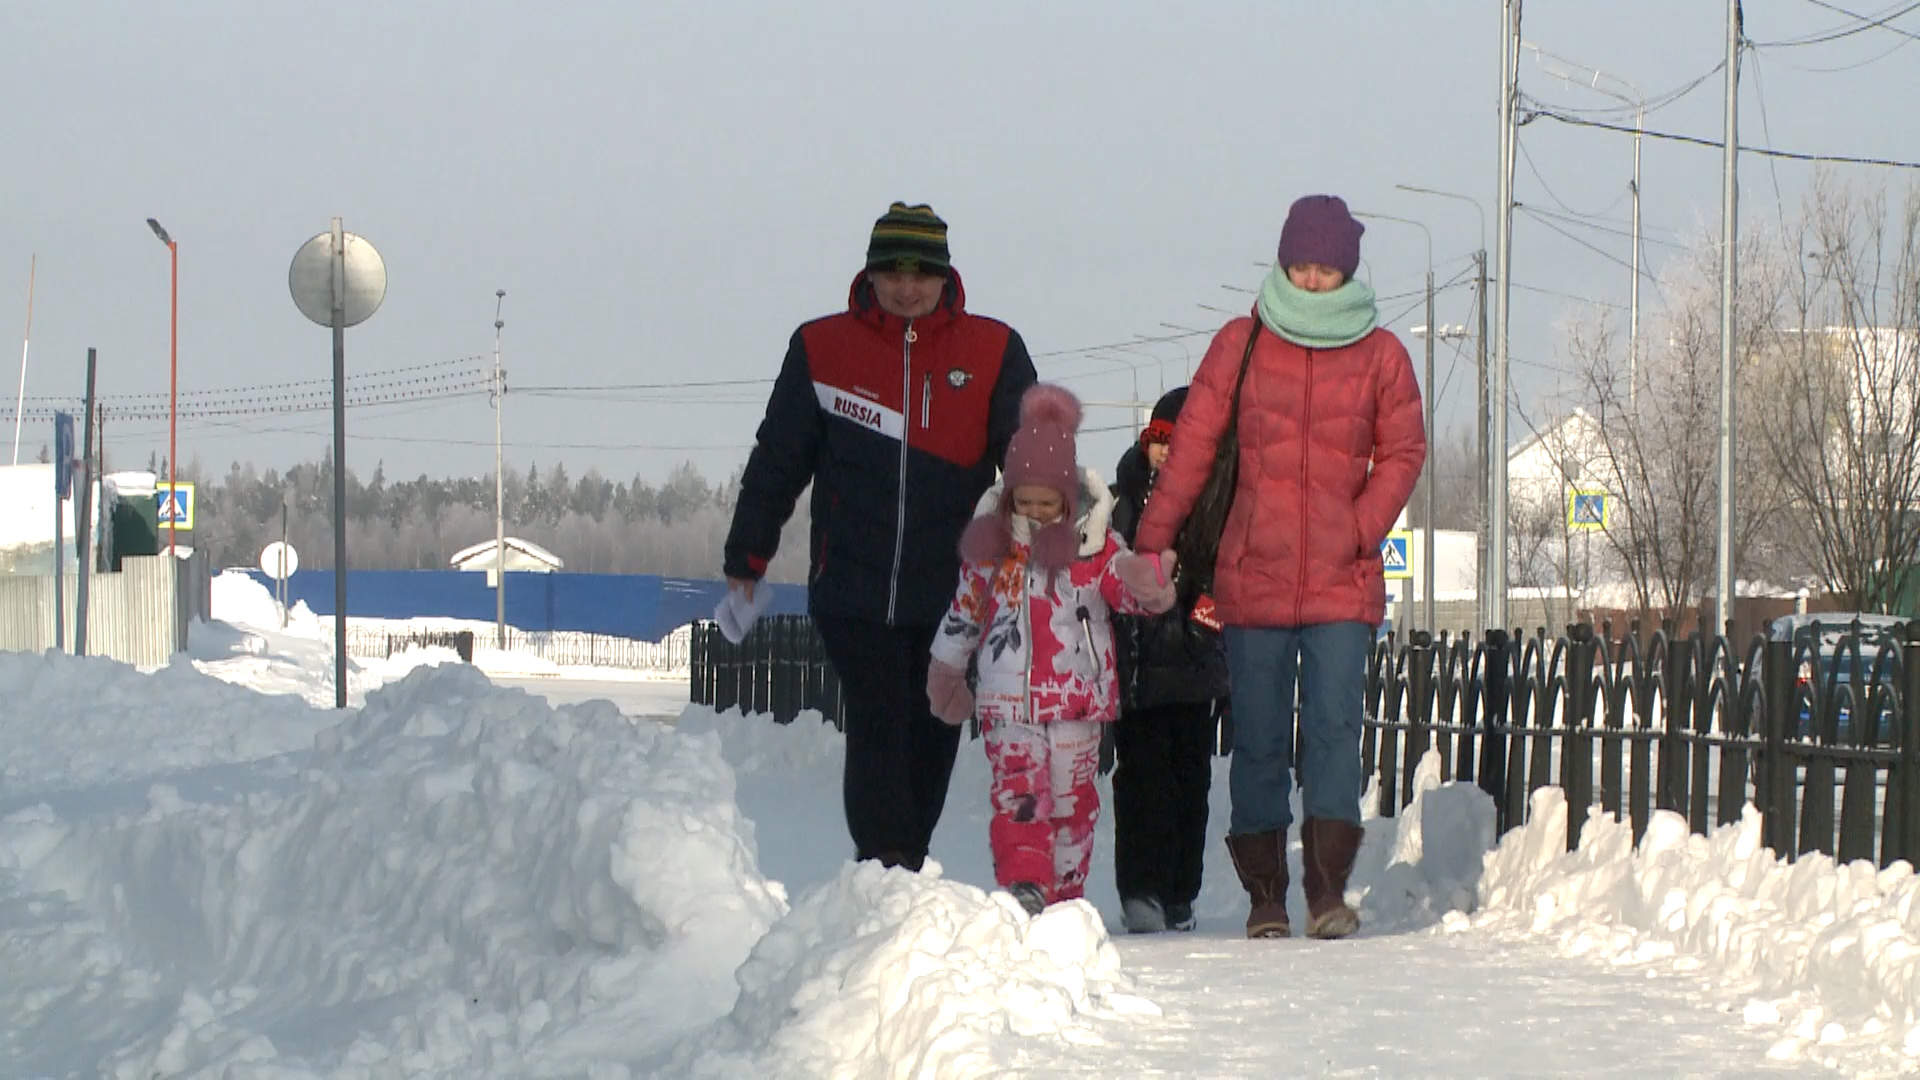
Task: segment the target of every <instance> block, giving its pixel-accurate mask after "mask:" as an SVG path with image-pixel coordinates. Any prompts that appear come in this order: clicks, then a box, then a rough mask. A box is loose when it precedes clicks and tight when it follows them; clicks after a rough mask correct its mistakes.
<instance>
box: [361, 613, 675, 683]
mask: <svg viewBox="0 0 1920 1080" xmlns="http://www.w3.org/2000/svg"><path fill="white" fill-rule="evenodd" d="M369 621H370V622H372V625H365V624H360V625H349V626H348V627H347V655H349V656H355V657H360V658H363V659H380V658H383V657H388V656H392V655H393V654H394V653H396V652H400V651H402V650H404V649H406V648H408V647H411V646H428V645H443V646H445V647H447V648H449V649H456V650H458V649H460V648H461V646H460V645H459V644H458V642H459V640H460V638H459V635H460V634H461V633H465V634H466V640H467V644H466V646H465V649H466V651H464V652H461V654H460V656H461V659H463V660H466V661H468V662H471V661H472V660H473V655H472V650H473V648H474V646H475V645H476V644H477V645H478V646H479V647H480V648H483V649H486V648H491V647H492V646H493V641H494V635H493V631H492V630H491V629H487V630H478V631H453V630H435V629H423V628H419V627H405V626H404V625H393V624H389V625H393V628H391V629H389V628H387V627H383V626H381V625H380V623H379V622H378V621H377V620H369ZM691 642H692V630H691V628H689V627H681V628H680V629H678V630H675V631H674V632H673V633H671V634H669V635H667V636H666V637H665V638H662V639H661V640H659V641H635V640H633V639H632V638H623V637H614V636H612V635H609V634H589V633H585V632H583V631H578V630H520V629H517V628H515V627H511V626H509V627H507V651H508V652H510V653H518V654H520V655H523V656H531V657H534V658H536V659H540V660H545V661H547V662H548V663H551V664H558V665H560V666H562V667H600V668H620V669H623V670H627V671H659V672H671V671H685V670H686V669H687V664H688V662H689V655H690V648H691Z"/></svg>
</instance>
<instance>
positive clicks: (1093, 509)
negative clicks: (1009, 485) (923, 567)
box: [973, 466, 1113, 558]
mask: <svg viewBox="0 0 1920 1080" xmlns="http://www.w3.org/2000/svg"><path fill="white" fill-rule="evenodd" d="M1005 490H1006V480H1005V478H999V479H996V480H994V482H993V486H992V487H990V488H988V489H987V493H986V494H985V495H982V496H980V502H979V503H978V504H976V505H975V506H974V508H973V513H974V516H975V517H980V516H983V515H986V514H997V513H999V512H1000V496H1001V494H1002V493H1003V492H1005ZM1112 520H1113V492H1112V491H1111V490H1109V489H1108V487H1107V484H1106V481H1104V480H1102V479H1100V474H1099V473H1098V472H1096V471H1094V470H1093V469H1091V468H1088V467H1086V466H1081V468H1080V519H1079V520H1078V521H1077V522H1075V524H1076V525H1077V526H1078V527H1079V533H1080V557H1081V558H1086V557H1088V556H1090V555H1098V554H1100V552H1102V551H1104V550H1105V549H1106V546H1107V531H1108V528H1109V526H1110V524H1111V522H1112Z"/></svg>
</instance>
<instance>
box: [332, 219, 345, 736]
mask: <svg viewBox="0 0 1920 1080" xmlns="http://www.w3.org/2000/svg"><path fill="white" fill-rule="evenodd" d="M346 303H347V245H346V237H345V236H344V235H343V234H342V230H341V228H340V219H339V218H334V219H333V707H334V708H336V709H344V708H346V707H347V399H346V394H345V387H346V382H347V309H346Z"/></svg>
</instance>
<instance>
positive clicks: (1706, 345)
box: [1560, 236, 1785, 620]
mask: <svg viewBox="0 0 1920 1080" xmlns="http://www.w3.org/2000/svg"><path fill="white" fill-rule="evenodd" d="M1776 252H1777V247H1776V246H1774V245H1773V244H1772V243H1771V242H1770V241H1769V240H1767V239H1766V238H1765V237H1764V236H1759V237H1755V238H1754V239H1752V240H1750V241H1749V243H1748V245H1747V246H1746V247H1745V248H1744V249H1743V252H1742V256H1741V260H1740V264H1741V276H1740V278H1739V281H1738V286H1739V288H1738V292H1737V295H1736V297H1735V304H1736V318H1735V325H1736V327H1737V328H1738V330H1737V332H1738V333H1739V335H1740V336H1739V339H1738V340H1737V341H1736V342H1735V350H1734V355H1735V359H1736V363H1737V365H1738V366H1737V368H1736V372H1735V378H1736V383H1737V385H1736V389H1735V392H1736V395H1737V397H1738V400H1740V401H1741V402H1742V403H1743V407H1751V404H1750V403H1752V402H1754V401H1755V400H1756V399H1759V398H1764V397H1765V396H1766V395H1767V394H1769V393H1771V392H1772V389H1771V384H1772V381H1773V379H1774V376H1773V375H1772V374H1771V373H1770V372H1769V365H1768V364H1767V363H1766V362H1765V361H1766V357H1767V355H1768V346H1769V343H1770V341H1771V339H1772V337H1773V330H1772V328H1773V327H1774V325H1775V324H1776V322H1777V313H1778V310H1779V307H1780V297H1781V291H1782V290H1781V284H1782V281H1783V280H1784V277H1785V274H1784V273H1783V271H1782V268H1781V260H1780V259H1779V258H1778V257H1777V254H1776ZM1661 292H1662V293H1663V294H1664V296H1665V298H1666V301H1667V306H1666V310H1665V312H1664V314H1663V315H1662V317H1661V318H1660V319H1659V320H1657V321H1656V323H1655V325H1654V328H1653V331H1654V332H1653V334H1652V335H1651V336H1650V338H1649V340H1648V341H1647V342H1646V343H1644V344H1643V347H1642V350H1641V354H1640V356H1639V358H1638V363H1637V364H1636V363H1632V362H1630V358H1629V352H1628V345H1629V343H1628V342H1625V341H1623V340H1621V339H1620V338H1619V337H1618V336H1617V335H1616V333H1615V330H1614V326H1613V322H1612V319H1611V318H1610V316H1608V315H1607V314H1606V313H1604V312H1594V313H1590V314H1587V315H1584V316H1582V317H1580V318H1577V319H1575V320H1574V321H1573V322H1572V323H1571V324H1570V325H1569V327H1568V329H1567V340H1566V345H1565V353H1566V355H1567V356H1568V357H1569V358H1570V359H1571V360H1572V361H1573V365H1574V370H1575V372H1576V374H1577V378H1578V383H1577V389H1576V391H1575V394H1576V397H1577V399H1578V400H1579V402H1580V406H1581V408H1583V409H1584V410H1585V411H1586V412H1587V414H1588V415H1589V416H1590V417H1591V418H1592V423H1591V424H1588V425H1585V427H1584V428H1583V435H1582V437H1581V438H1579V439H1563V440H1561V442H1562V443H1563V444H1564V445H1563V446H1561V447H1560V453H1561V454H1562V455H1563V457H1564V461H1563V464H1562V469H1563V471H1564V473H1565V475H1566V476H1567V477H1568V478H1569V480H1570V481H1572V480H1574V479H1576V478H1577V479H1578V480H1579V481H1580V482H1581V483H1582V484H1584V485H1589V486H1591V487H1594V488H1597V489H1599V490H1601V491H1603V492H1604V493H1605V496H1606V498H1607V499H1608V500H1609V501H1610V503H1611V506H1610V507H1609V512H1608V515H1607V517H1606V519H1605V521H1604V522H1603V523H1601V524H1600V525H1599V527H1598V528H1596V529H1593V530H1592V533H1593V534H1594V535H1596V536H1597V537H1598V538H1599V540H1600V541H1602V542H1604V544H1605V547H1606V552H1607V554H1606V557H1605V558H1604V559H1603V560H1599V561H1600V563H1601V566H1603V567H1604V568H1605V569H1606V570H1608V571H1610V572H1611V573H1613V574H1615V575H1618V576H1619V577H1622V578H1624V580H1625V581H1627V582H1628V583H1629V584H1630V586H1631V588H1632V590H1633V594H1634V606H1635V607H1636V608H1637V609H1638V611H1639V612H1640V614H1641V616H1642V617H1643V618H1647V619H1649V620H1651V619H1653V618H1656V617H1658V616H1661V615H1669V614H1677V613H1679V612H1682V611H1685V610H1687V609H1690V608H1693V607H1695V606H1696V605H1697V604H1698V603H1699V602H1700V600H1701V598H1702V596H1703V595H1704V594H1705V592H1706V590H1707V588H1708V586H1709V585H1710V583H1711V581H1712V578H1713V569H1714V559H1715V554H1716V552H1715V538H1716V533H1717V522H1718V513H1719V512H1718V499H1719V454H1720V446H1719V430H1720V295H1721V290H1720V284H1719V255H1718V252H1717V245H1716V244H1714V243H1713V242H1710V241H1707V240H1702V241H1700V242H1698V243H1696V244H1694V245H1691V246H1690V247H1689V249H1688V250H1687V253H1686V254H1685V255H1683V256H1682V257H1681V258H1680V259H1679V260H1678V262H1676V263H1675V264H1673V265H1672V266H1671V267H1670V268H1669V270H1668V272H1667V273H1666V274H1665V275H1664V276H1663V279H1662V281H1661ZM1635 376H1637V382H1638V385H1637V386H1636V385H1633V382H1634V380H1635ZM1734 479H1735V495H1736V499H1737V501H1738V512H1737V513H1736V514H1735V532H1734V562H1735V565H1736V566H1741V567H1745V566H1748V565H1749V563H1750V561H1751V560H1752V559H1753V558H1754V557H1755V556H1756V555H1757V554H1759V553H1761V552H1762V551H1763V550H1764V549H1765V548H1766V546H1767V543H1766V538H1767V537H1768V536H1769V535H1771V534H1770V531H1769V530H1770V526H1771V524H1772V522H1773V521H1774V520H1775V511H1776V510H1777V508H1778V507H1779V506H1780V505H1781V503H1782V501H1783V497H1782V494H1781V485H1780V483H1779V480H1778V477H1777V475H1776V474H1775V472H1774V471H1773V469H1772V468H1771V461H1770V456H1769V455H1768V454H1767V453H1766V452H1765V450H1764V447H1763V446H1762V445H1761V444H1760V442H1759V441H1758V440H1753V439H1736V440H1735V442H1734Z"/></svg>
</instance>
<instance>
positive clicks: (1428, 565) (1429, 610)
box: [1354, 212, 1440, 634]
mask: <svg viewBox="0 0 1920 1080" xmlns="http://www.w3.org/2000/svg"><path fill="white" fill-rule="evenodd" d="M1354 217H1357V218H1361V219H1366V218H1375V219H1378V220H1380V221H1394V222H1398V223H1400V224H1402V225H1411V226H1413V227H1414V228H1416V229H1419V230H1420V233H1421V235H1422V236H1423V237H1425V239H1426V242H1427V325H1426V333H1425V334H1424V335H1422V336H1424V337H1425V338H1426V339H1427V381H1426V383H1425V384H1424V385H1423V386H1422V388H1421V389H1422V392H1421V394H1420V397H1421V399H1422V400H1423V401H1424V402H1425V403H1426V410H1425V412H1426V418H1425V422H1426V428H1427V460H1426V461H1425V463H1423V464H1422V466H1421V469H1420V472H1421V478H1422V479H1423V480H1424V481H1425V482H1426V485H1427V499H1426V503H1427V505H1426V517H1427V524H1426V548H1425V551H1424V553H1423V555H1422V563H1423V565H1424V570H1423V573H1424V574H1425V575H1426V577H1425V579H1424V580H1425V584H1424V585H1423V586H1422V588H1423V590H1424V592H1425V595H1426V630H1427V633H1429V634H1431V633H1433V626H1434V608H1433V581H1434V572H1433V567H1434V552H1433V518H1434V486H1435V484H1434V480H1435V477H1434V475H1433V471H1434V460H1433V406H1434V397H1435V395H1436V394H1437V393H1438V387H1437V386H1436V385H1435V384H1434V381H1433V340H1434V338H1436V337H1438V336H1439V334H1440V327H1439V326H1438V325H1436V324H1435V323H1434V321H1433V231H1432V230H1431V229H1428V228H1427V227H1426V226H1425V225H1422V224H1421V223H1420V222H1418V221H1415V220H1413V219H1412V218H1403V217H1395V216H1393V215H1392V214H1377V213H1372V212H1366V213H1355V214H1354ZM1415 332H1416V333H1418V332H1419V331H1415ZM1409 555H1411V553H1409ZM1408 570H1412V566H1408ZM1408 603H1409V606H1410V605H1411V597H1410V596H1409V600H1408ZM1401 614H1402V616H1403V617H1404V616H1405V615H1407V614H1409V612H1408V611H1403V612H1402V613H1401Z"/></svg>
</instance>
